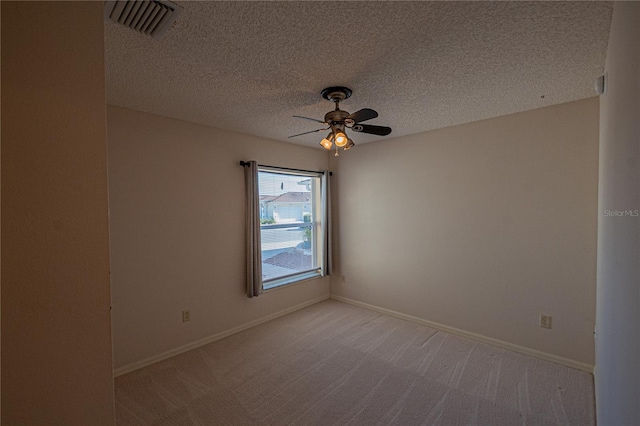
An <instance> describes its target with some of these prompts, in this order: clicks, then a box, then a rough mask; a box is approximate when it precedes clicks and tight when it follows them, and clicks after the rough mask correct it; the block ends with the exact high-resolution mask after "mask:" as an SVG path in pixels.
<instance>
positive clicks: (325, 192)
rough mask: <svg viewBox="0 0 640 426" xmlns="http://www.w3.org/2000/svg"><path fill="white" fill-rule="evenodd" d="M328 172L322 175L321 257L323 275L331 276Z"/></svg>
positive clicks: (329, 183)
mask: <svg viewBox="0 0 640 426" xmlns="http://www.w3.org/2000/svg"><path fill="white" fill-rule="evenodd" d="M330 174H331V173H330V172H329V170H325V171H324V174H323V175H322V195H321V198H322V226H323V230H324V232H323V235H322V238H323V242H322V246H323V247H324V253H323V256H322V262H323V265H322V266H323V270H324V275H331V263H332V262H331V179H330Z"/></svg>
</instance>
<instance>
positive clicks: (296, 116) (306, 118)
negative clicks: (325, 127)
mask: <svg viewBox="0 0 640 426" xmlns="http://www.w3.org/2000/svg"><path fill="white" fill-rule="evenodd" d="M294 117H295V118H304V119H305V120H311V121H315V122H316V123H322V124H328V123H326V122H324V121H320V120H316V119H315V118H309V117H303V116H301V115H294ZM289 137H291V136H289Z"/></svg>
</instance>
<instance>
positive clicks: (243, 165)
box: [240, 161, 333, 176]
mask: <svg viewBox="0 0 640 426" xmlns="http://www.w3.org/2000/svg"><path fill="white" fill-rule="evenodd" d="M240 165H241V166H242V167H249V162H247V161H240ZM258 167H269V168H272V169H282V170H289V171H292V172H303V173H321V174H324V172H317V171H315V170H304V169H291V168H289V167H278V166H266V165H264V164H258ZM329 176H333V172H329Z"/></svg>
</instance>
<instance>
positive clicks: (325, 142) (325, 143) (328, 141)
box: [320, 133, 333, 150]
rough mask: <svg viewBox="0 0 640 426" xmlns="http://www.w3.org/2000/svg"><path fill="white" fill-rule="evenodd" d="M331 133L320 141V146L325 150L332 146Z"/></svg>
mask: <svg viewBox="0 0 640 426" xmlns="http://www.w3.org/2000/svg"><path fill="white" fill-rule="evenodd" d="M332 141H333V133H329V134H328V135H327V137H326V138H324V139H322V140H321V141H320V146H322V147H323V148H324V149H326V150H330V149H331V146H333V142H332Z"/></svg>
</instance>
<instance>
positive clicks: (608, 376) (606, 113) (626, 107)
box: [595, 2, 640, 426]
mask: <svg viewBox="0 0 640 426" xmlns="http://www.w3.org/2000/svg"><path fill="white" fill-rule="evenodd" d="M606 72H607V90H606V92H605V94H604V95H603V96H602V97H601V98H600V120H601V121H600V122H601V127H600V193H599V198H600V199H599V209H598V210H599V211H598V213H599V214H598V218H599V222H598V285H597V288H598V293H597V297H598V303H597V327H596V336H597V339H596V364H597V365H596V367H597V368H596V377H595V379H596V380H595V383H596V404H597V408H598V409H597V415H598V424H599V425H601V426H607V425H616V426H617V425H631V424H638V422H639V421H640V373H639V372H638V361H639V360H640V218H639V217H638V216H633V215H631V216H611V215H606V211H607V210H608V211H616V210H617V211H621V212H624V211H631V213H632V214H634V213H635V212H637V211H638V210H640V172H639V170H640V3H634V2H628V3H627V2H617V3H616V4H615V6H614V11H613V19H612V22H611V32H610V36H609V48H608V51H607V64H606Z"/></svg>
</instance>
